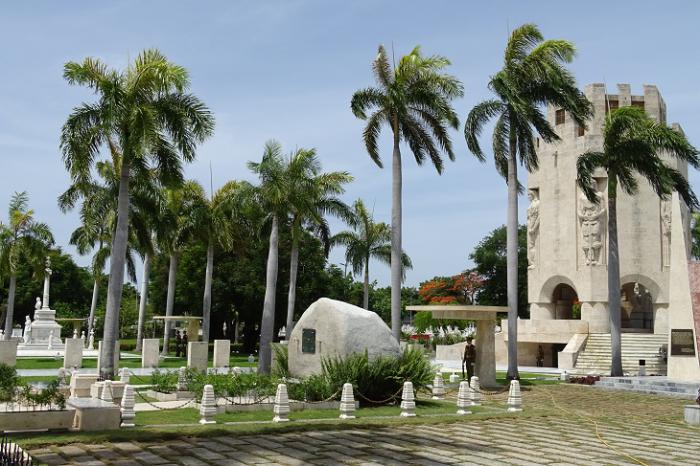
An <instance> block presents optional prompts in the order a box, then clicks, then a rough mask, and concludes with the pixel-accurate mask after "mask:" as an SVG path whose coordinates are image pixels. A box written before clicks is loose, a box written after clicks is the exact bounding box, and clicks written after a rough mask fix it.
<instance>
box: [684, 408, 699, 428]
mask: <svg viewBox="0 0 700 466" xmlns="http://www.w3.org/2000/svg"><path fill="white" fill-rule="evenodd" d="M683 417H684V418H685V422H687V423H688V424H690V425H693V426H700V405H686V406H685V409H684V416H683Z"/></svg>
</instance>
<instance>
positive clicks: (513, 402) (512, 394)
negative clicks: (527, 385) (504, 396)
mask: <svg viewBox="0 0 700 466" xmlns="http://www.w3.org/2000/svg"><path fill="white" fill-rule="evenodd" d="M506 404H507V406H508V412H509V413H515V412H520V411H522V410H523V396H522V393H521V392H520V381H518V380H511V381H510V389H509V390H508V401H507V402H506Z"/></svg>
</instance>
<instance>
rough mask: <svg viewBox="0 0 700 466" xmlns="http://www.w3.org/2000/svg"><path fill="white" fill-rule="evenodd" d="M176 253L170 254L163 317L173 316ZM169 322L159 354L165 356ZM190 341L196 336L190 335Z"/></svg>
mask: <svg viewBox="0 0 700 466" xmlns="http://www.w3.org/2000/svg"><path fill="white" fill-rule="evenodd" d="M178 259H179V257H178V253H176V252H173V253H172V254H170V268H169V269H168V297H167V299H166V301H165V316H166V317H170V316H172V315H173V306H174V305H175V279H176V278H177V261H178ZM170 324H171V322H170V321H169V320H166V321H165V325H164V327H165V331H164V334H163V350H162V351H161V354H162V355H163V356H166V355H167V354H168V351H169V348H168V344H169V340H170V327H171V325H170ZM189 337H190V341H196V340H195V337H196V335H190V336H189Z"/></svg>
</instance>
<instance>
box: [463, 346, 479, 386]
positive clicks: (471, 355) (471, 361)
mask: <svg viewBox="0 0 700 466" xmlns="http://www.w3.org/2000/svg"><path fill="white" fill-rule="evenodd" d="M472 341H473V338H472V337H467V345H466V346H465V347H464V357H463V358H462V377H464V370H465V367H466V371H467V379H466V380H471V378H472V376H473V375H474V365H475V364H476V346H474V344H473V343H472Z"/></svg>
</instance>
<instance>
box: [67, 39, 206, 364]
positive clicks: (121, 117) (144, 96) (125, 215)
mask: <svg viewBox="0 0 700 466" xmlns="http://www.w3.org/2000/svg"><path fill="white" fill-rule="evenodd" d="M63 75H64V77H65V79H66V80H67V81H68V83H69V84H75V85H81V86H86V87H88V88H90V89H92V90H93V91H94V92H95V93H96V94H97V96H98V98H97V101H96V102H94V103H83V104H81V105H80V106H78V107H76V108H75V109H74V110H73V112H72V113H71V115H70V116H69V117H68V119H67V121H66V123H65V124H64V125H63V129H62V133H61V149H62V152H63V160H64V162H65V165H66V168H67V170H68V172H69V174H70V175H71V177H72V178H73V179H74V180H80V179H84V178H89V177H90V170H91V168H92V165H93V162H94V160H95V158H96V157H97V155H98V153H99V151H100V150H101V149H102V148H103V147H107V148H108V149H109V152H110V154H111V155H112V157H115V158H119V163H120V179H119V195H118V201H117V224H116V228H115V233H114V237H113V240H112V251H111V255H110V265H109V267H110V273H109V282H108V285H107V309H106V314H105V326H104V335H103V348H104V354H103V358H102V360H103V361H105V364H104V365H103V367H102V374H101V375H103V376H104V377H108V378H111V377H113V376H114V369H115V368H114V367H112V366H113V364H112V361H113V360H114V358H113V356H114V351H115V344H116V338H117V333H118V328H117V327H118V325H119V309H120V305H121V297H122V287H123V285H124V268H125V267H124V266H125V260H126V248H127V242H128V229H129V197H130V195H129V194H130V189H129V188H130V183H131V182H132V181H133V180H136V179H138V178H140V177H145V176H146V174H147V173H148V172H149V171H150V167H151V165H153V166H155V169H156V172H157V178H158V179H159V180H160V181H161V182H163V183H164V184H166V185H175V184H178V183H181V182H182V178H183V177H182V163H183V162H191V161H192V160H194V158H195V149H196V145H197V143H199V142H201V141H203V140H204V139H205V138H207V137H208V136H210V135H211V134H212V132H213V129H214V118H213V116H212V114H211V112H210V111H209V109H207V107H206V106H205V105H204V104H203V103H202V102H201V101H200V100H199V99H198V98H197V97H195V96H194V95H192V94H189V93H187V89H188V88H189V77H188V73H187V70H185V68H183V67H181V66H178V65H175V64H173V63H171V62H169V61H168V60H167V59H166V57H165V56H163V55H162V54H161V53H160V52H158V51H157V50H145V51H143V52H141V53H140V54H139V55H138V57H137V58H136V60H135V61H134V63H133V64H131V65H130V66H128V67H127V69H126V70H123V71H117V70H112V69H109V68H108V67H107V66H106V65H105V64H104V63H103V62H101V61H100V60H98V59H94V58H86V59H85V60H84V61H83V62H82V63H76V62H69V63H66V65H65V67H64V73H63ZM115 165H116V164H115Z"/></svg>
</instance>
